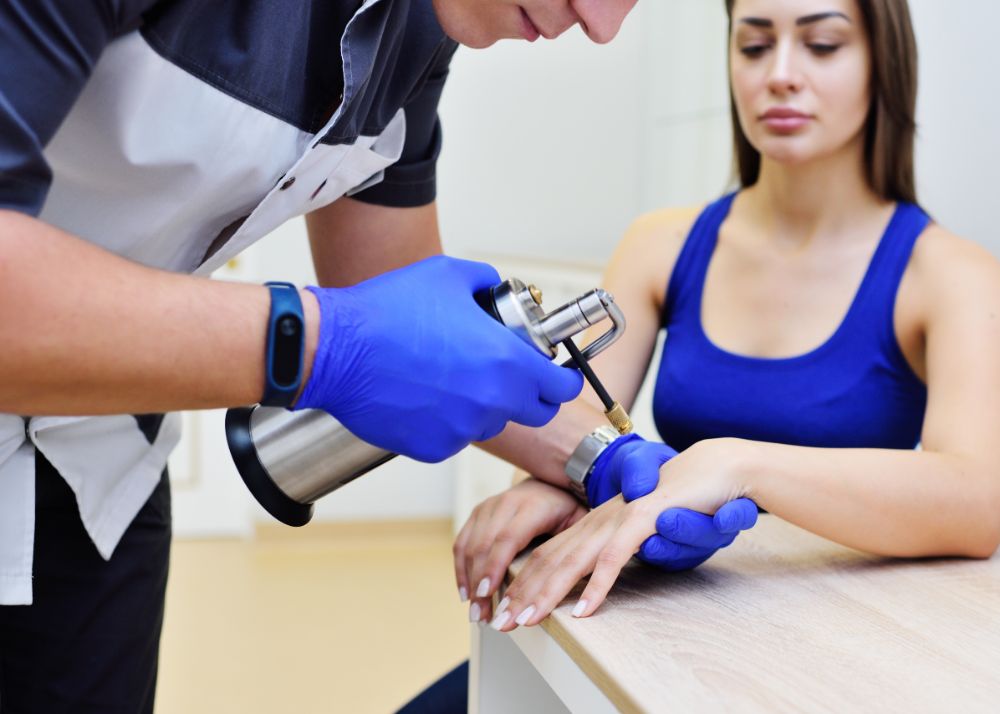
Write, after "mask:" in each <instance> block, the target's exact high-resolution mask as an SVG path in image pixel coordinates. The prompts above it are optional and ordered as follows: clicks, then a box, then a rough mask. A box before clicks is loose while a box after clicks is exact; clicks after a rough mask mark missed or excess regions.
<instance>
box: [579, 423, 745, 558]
mask: <svg viewBox="0 0 1000 714" xmlns="http://www.w3.org/2000/svg"><path fill="white" fill-rule="evenodd" d="M676 455H677V452H676V451H675V450H674V449H672V448H670V447H669V446H667V445H666V444H662V443H656V442H651V441H646V440H645V439H643V438H642V437H640V436H638V435H637V434H628V435H626V436H623V437H620V438H618V439H617V440H615V441H614V442H613V443H612V444H610V445H609V446H608V448H606V449H605V450H604V451H603V452H601V455H600V456H599V457H598V458H597V461H596V462H594V469H593V471H592V472H591V475H590V478H589V479H587V499H588V500H589V501H590V505H591V506H592V507H596V506H598V505H600V504H601V503H604V502H605V501H607V500H609V499H611V498H614V497H615V496H617V495H618V494H619V493H621V494H622V496H624V498H625V500H626V501H633V500H635V499H637V498H641V497H642V496H645V495H647V494H649V493H652V491H653V490H654V489H655V488H656V487H657V485H658V484H659V482H660V467H661V466H663V464H665V463H666V462H667V461H669V460H670V459H672V458H673V457H674V456H676ZM756 522H757V504H755V503H754V502H753V501H751V500H750V499H748V498H738V499H735V500H733V501H730V502H729V503H726V504H724V505H723V506H722V507H721V508H720V509H719V510H718V511H717V512H716V513H715V515H714V516H709V515H706V514H704V513H699V512H697V511H692V510H689V509H687V508H668V509H667V510H665V511H663V513H661V514H660V515H659V516H658V517H657V519H656V531H657V532H656V534H655V535H652V536H650V537H649V538H647V539H646V540H645V541H644V542H643V544H642V546H641V547H640V548H639V552H638V553H637V557H638V558H639V559H640V560H642V561H644V562H646V563H649V564H650V565H655V566H657V567H659V568H661V569H663V570H668V571H675V570H689V569H691V568H694V567H697V566H699V565H701V564H702V563H704V562H705V561H706V560H708V559H709V558H710V557H712V555H714V554H715V552H716V551H717V550H719V549H720V548H725V547H726V546H727V545H729V544H730V543H732V542H733V541H734V540H735V539H736V536H737V535H738V534H739V532H740V531H743V530H747V529H749V528H752V527H753V526H754V524H756Z"/></svg>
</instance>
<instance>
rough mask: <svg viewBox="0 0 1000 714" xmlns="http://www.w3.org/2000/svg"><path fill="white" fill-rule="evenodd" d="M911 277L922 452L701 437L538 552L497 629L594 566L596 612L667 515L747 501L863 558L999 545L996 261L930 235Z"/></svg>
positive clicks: (586, 605) (539, 615)
mask: <svg viewBox="0 0 1000 714" xmlns="http://www.w3.org/2000/svg"><path fill="white" fill-rule="evenodd" d="M909 272H911V273H912V280H913V281H914V282H913V284H915V285H917V286H918V287H919V290H918V292H919V293H920V294H921V295H922V296H923V298H924V299H923V300H922V305H921V308H920V310H921V311H922V314H923V318H922V323H923V325H924V326H925V334H926V374H927V383H928V403H927V411H926V414H925V419H924V431H923V434H922V447H923V448H922V450H921V451H897V450H888V449H822V448H806V447H795V446H787V445H781V444H768V443H761V442H752V441H746V440H740V439H713V440H707V441H703V442H699V443H698V444H695V445H694V446H692V447H691V448H689V449H687V450H686V451H684V452H682V453H681V454H680V455H678V456H676V457H675V458H673V459H672V460H671V461H669V462H667V463H666V464H665V465H664V466H663V468H662V470H661V473H660V484H659V486H658V487H657V489H656V490H655V491H654V492H653V493H652V494H650V495H649V496H647V497H645V498H641V499H638V500H636V501H633V502H632V503H629V504H626V503H625V502H624V501H623V500H622V499H621V498H617V499H613V500H612V501H609V502H608V503H606V504H604V505H602V506H601V507H600V508H598V509H595V510H594V511H592V512H591V513H590V514H589V515H587V516H586V517H584V518H583V519H581V520H580V521H578V522H577V523H576V524H574V525H573V527H571V528H569V529H567V530H566V531H565V532H564V533H563V534H561V535H559V536H556V537H555V538H553V539H552V540H550V541H549V542H548V543H546V544H544V545H543V546H541V547H539V548H538V549H536V550H535V552H534V553H533V554H532V557H531V558H530V559H529V562H528V564H527V565H526V567H525V568H524V570H523V571H522V573H521V575H519V576H518V578H517V579H516V580H515V581H514V583H512V584H511V587H510V588H509V589H508V597H509V598H510V600H509V603H510V604H509V613H510V614H509V616H508V617H507V618H506V619H505V620H503V621H502V622H499V623H498V624H499V625H500V627H501V628H502V629H509V628H510V627H511V626H512V625H513V623H514V622H515V620H516V619H517V618H519V616H521V615H522V613H523V612H524V610H525V609H527V608H528V607H529V606H534V610H533V611H532V615H531V617H527V618H525V617H523V616H522V617H520V619H521V620H522V623H521V624H529V625H530V624H537V623H538V622H540V621H541V620H542V619H544V617H545V616H546V615H547V614H548V612H550V611H551V609H552V608H553V607H555V606H556V605H557V604H558V603H559V602H560V601H561V600H562V598H563V597H565V595H566V594H567V593H568V592H569V590H570V589H571V588H572V587H573V585H575V584H576V582H577V581H578V580H579V578H581V577H583V576H584V575H586V574H587V573H591V572H592V573H593V575H592V576H591V578H590V582H589V583H588V585H587V587H586V589H585V590H584V593H583V595H582V596H581V603H583V604H581V605H580V606H579V609H578V610H577V611H576V613H577V614H579V615H589V614H591V613H592V612H593V611H594V610H595V609H596V608H597V606H598V605H599V604H600V603H601V602H602V601H603V600H604V598H605V596H606V595H607V592H608V590H609V589H610V587H611V585H612V584H613V583H614V581H615V579H616V578H617V576H618V573H619V572H620V570H621V568H622V567H623V566H624V565H625V563H626V562H628V560H629V559H630V558H631V557H632V555H633V554H634V553H635V552H636V549H637V548H638V547H639V545H640V544H641V543H642V542H643V540H645V538H647V537H648V536H649V535H652V534H653V533H654V532H655V525H656V519H657V516H658V514H660V513H661V512H662V511H663V510H664V509H665V508H669V507H676V506H683V507H687V508H692V509H695V510H699V511H702V512H704V513H714V512H715V511H716V510H717V509H718V508H720V507H721V506H722V504H724V503H726V502H728V501H730V500H732V499H734V498H737V497H741V496H749V497H750V498H753V499H754V500H755V501H756V502H757V503H758V504H759V505H760V506H761V507H763V508H765V509H767V510H768V511H770V512H772V513H774V514H775V515H777V516H780V517H781V518H784V519H786V520H788V521H790V522H792V523H796V524H798V525H800V526H802V527H803V528H806V529H808V530H810V531H812V532H814V533H817V534H819V535H822V536H825V537H827V538H830V539H831V540H835V541H837V542H839V543H843V544H845V545H848V546H852V547H855V548H858V549H861V550H866V551H870V552H875V553H880V554H884V555H893V556H906V557H918V556H936V555H937V556H940V555H957V556H969V557H988V556H989V555H990V554H992V553H993V552H994V551H995V550H996V549H997V547H998V544H1000V451H998V448H997V446H998V443H1000V439H998V437H1000V263H998V262H997V261H996V260H995V259H994V258H993V257H991V256H990V255H989V254H988V253H987V252H986V251H985V250H983V249H981V248H979V247H978V246H975V245H973V244H971V243H967V242H964V241H960V240H959V239H957V238H955V237H954V236H951V235H950V234H947V233H946V232H945V231H943V230H941V229H940V228H937V227H933V228H931V229H929V231H928V234H927V235H925V236H924V237H923V238H922V239H921V241H920V243H918V250H916V251H915V253H914V258H913V262H912V264H911V271H909ZM583 601H586V602H583ZM501 615H502V613H501Z"/></svg>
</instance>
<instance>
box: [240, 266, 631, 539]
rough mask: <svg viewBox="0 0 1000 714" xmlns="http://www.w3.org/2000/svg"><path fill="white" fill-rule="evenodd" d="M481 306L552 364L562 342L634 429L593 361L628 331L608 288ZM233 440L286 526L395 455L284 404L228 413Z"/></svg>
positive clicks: (536, 294) (500, 296) (506, 294)
mask: <svg viewBox="0 0 1000 714" xmlns="http://www.w3.org/2000/svg"><path fill="white" fill-rule="evenodd" d="M475 299H476V302H477V303H478V304H479V305H480V307H482V308H483V309H484V310H485V311H486V312H487V313H489V314H490V315H491V316H492V317H493V318H494V319H496V320H497V321H499V322H500V323H502V324H503V325H505V326H506V327H507V328H509V329H510V330H512V331H513V332H514V333H515V334H516V335H517V336H518V337H520V338H521V339H522V340H524V341H525V342H527V343H528V344H529V345H531V346H533V347H534V348H535V349H537V350H538V351H539V352H541V353H542V354H544V355H545V356H546V357H548V358H549V359H555V357H556V355H557V354H558V351H559V345H560V344H562V345H564V346H565V347H566V349H567V351H568V352H569V354H570V359H569V360H567V361H566V362H565V363H564V365H563V366H566V367H569V366H576V367H578V368H579V369H580V370H581V371H582V372H583V374H584V376H585V377H586V378H587V380H588V381H589V382H590V384H591V385H592V386H593V387H594V389H595V390H596V391H597V394H598V396H599V397H600V398H601V401H602V402H603V403H604V406H605V409H606V411H605V414H606V415H607V417H608V420H609V421H610V422H611V424H612V425H613V426H614V427H615V428H616V429H618V431H619V433H621V434H625V433H628V432H629V431H631V430H632V423H631V421H630V420H629V418H628V415H627V414H626V412H625V410H624V409H623V408H622V407H621V405H619V404H618V403H617V402H614V401H613V400H612V399H611V397H610V396H609V395H608V393H607V391H606V390H605V389H604V387H603V386H602V385H601V383H600V381H598V379H597V376H596V375H595V374H594V372H593V370H592V369H591V368H590V365H589V364H588V363H587V362H588V360H590V359H591V358H593V357H594V356H596V355H597V354H599V353H600V352H602V351H603V350H605V349H607V348H608V347H609V346H610V345H611V344H612V343H614V342H615V341H616V340H617V339H618V338H619V337H620V336H621V335H622V333H623V332H624V330H625V316H624V315H623V314H622V311H621V308H620V307H618V305H616V304H615V301H614V298H613V297H612V296H611V295H610V294H609V293H607V292H606V291H604V290H601V289H595V290H591V291H589V292H587V293H585V294H583V295H581V296H580V297H578V298H576V299H574V300H570V301H569V302H567V303H566V304H565V305H562V306H561V307H559V308H557V309H555V310H553V311H552V312H550V313H546V312H545V311H544V310H543V309H542V293H541V291H540V290H538V288H536V287H535V286H534V285H525V284H524V283H523V282H521V281H520V280H517V279H516V278H512V279H510V280H506V281H504V282H503V283H500V284H499V285H497V286H494V287H492V288H490V289H488V290H483V291H480V292H479V293H477V294H476V295H475ZM604 320H610V322H611V326H610V327H609V328H608V330H607V331H605V332H604V333H603V334H602V335H601V336H600V337H598V338H597V339H596V340H594V341H593V342H591V343H590V344H589V345H587V346H586V347H585V348H584V349H583V350H580V349H579V348H577V346H576V345H575V344H574V343H573V340H572V338H573V337H574V336H575V335H577V334H579V333H581V332H583V331H584V330H586V329H587V328H589V327H590V326H592V325H596V324H598V323H600V322H603V321H604ZM226 439H227V441H228V442H229V450H230V453H231V454H232V456H233V460H234V461H235V463H236V467H237V469H238V470H239V472H240V476H242V478H243V481H244V483H245V484H246V485H247V488H249V489H250V492H251V493H252V494H253V495H254V497H255V498H256V499H257V501H258V502H259V503H260V504H261V505H262V506H263V507H264V508H265V509H267V511H268V512H269V513H270V514H271V515H272V516H274V517H275V518H277V519H278V520H279V521H281V522H282V523H285V524H287V525H290V526H302V525H305V524H306V523H308V522H309V520H310V519H311V518H312V514H313V503H314V502H315V501H316V500H318V499H319V498H322V497H323V496H325V495H327V494H329V493H331V492H333V491H335V490H337V489H338V488H340V487H341V486H343V485H344V484H346V483H350V482H351V481H353V480H354V479H356V478H358V477H360V476H363V475H364V474H366V473H368V472H369V471H371V470H372V469H374V468H376V467H378V466H381V465H382V464H384V463H385V462H387V461H389V460H390V459H392V458H393V457H394V456H395V455H396V454H394V453H392V452H389V451H386V450H384V449H380V448H379V447H377V446H373V445H371V444H369V443H367V442H365V441H362V440H361V439H359V438H358V437H356V436H355V435H354V434H352V433H351V432H350V431H349V430H348V429H347V428H346V427H345V426H344V425H343V424H341V423H340V422H339V421H337V419H336V418H334V417H332V416H331V415H330V414H328V413H327V412H325V411H322V410H318V409H304V410H302V411H296V412H293V411H289V410H287V409H285V408H283V407H262V406H253V407H240V408H236V409H230V410H229V411H228V413H227V414H226Z"/></svg>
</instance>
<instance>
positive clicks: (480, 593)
mask: <svg viewBox="0 0 1000 714" xmlns="http://www.w3.org/2000/svg"><path fill="white" fill-rule="evenodd" d="M489 594H490V579H489V578H483V579H482V580H480V581H479V587H478V588H476V597H486V596H487V595H489Z"/></svg>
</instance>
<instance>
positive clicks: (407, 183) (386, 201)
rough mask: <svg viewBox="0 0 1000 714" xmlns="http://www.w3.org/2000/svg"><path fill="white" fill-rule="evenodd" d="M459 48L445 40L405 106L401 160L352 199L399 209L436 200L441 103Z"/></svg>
mask: <svg viewBox="0 0 1000 714" xmlns="http://www.w3.org/2000/svg"><path fill="white" fill-rule="evenodd" d="M457 47H458V45H457V44H456V43H454V42H453V41H451V40H447V41H445V42H443V43H442V45H441V47H440V49H439V50H438V52H437V55H436V56H435V58H434V61H433V63H432V64H431V68H430V71H429V72H428V74H427V78H426V80H425V81H424V82H423V84H422V85H421V86H420V87H419V88H418V90H417V91H416V92H415V93H414V95H413V96H412V98H410V99H409V100H408V101H407V102H406V104H405V105H404V106H403V110H404V111H405V112H406V141H405V143H404V145H403V154H402V156H400V159H399V161H397V162H396V163H395V164H393V165H392V166H390V167H389V168H387V169H386V171H385V177H384V178H383V180H382V181H381V182H380V183H378V184H375V185H374V186H372V187H371V188H368V189H365V190H364V191H361V192H359V193H357V194H354V195H353V196H352V198H355V199H358V200H360V201H364V202H366V203H374V204H378V205H383V206H394V207H399V208H410V207H415V206H424V205H426V204H428V203H431V202H433V201H434V198H435V197H436V195H437V178H436V166H437V159H438V156H439V155H440V153H441V120H440V119H439V117H438V103H439V102H440V100H441V93H442V91H443V90H444V83H445V80H446V79H447V77H448V66H449V64H450V63H451V58H452V57H453V56H454V54H455V50H456V49H457Z"/></svg>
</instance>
